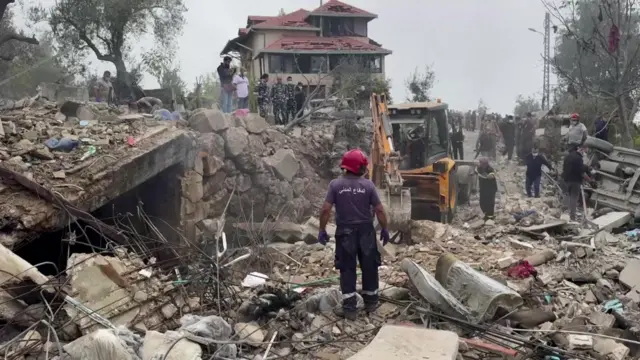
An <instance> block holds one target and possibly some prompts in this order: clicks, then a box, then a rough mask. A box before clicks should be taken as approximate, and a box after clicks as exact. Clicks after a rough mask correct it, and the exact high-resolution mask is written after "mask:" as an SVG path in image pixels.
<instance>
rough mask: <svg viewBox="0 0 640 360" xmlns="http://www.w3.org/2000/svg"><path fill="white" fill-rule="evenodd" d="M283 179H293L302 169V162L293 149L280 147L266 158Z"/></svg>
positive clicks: (268, 163)
mask: <svg viewBox="0 0 640 360" xmlns="http://www.w3.org/2000/svg"><path fill="white" fill-rule="evenodd" d="M265 163H266V164H267V165H268V166H270V167H271V168H272V169H273V170H274V171H275V173H276V175H278V177H279V178H280V179H281V180H286V181H291V180H293V178H294V177H295V176H296V174H297V173H298V170H299V169H300V163H299V162H298V159H296V157H295V155H294V154H293V150H291V149H278V150H277V151H276V153H275V154H273V156H269V157H268V158H266V159H265Z"/></svg>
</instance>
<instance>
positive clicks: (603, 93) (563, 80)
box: [543, 0, 640, 146]
mask: <svg viewBox="0 0 640 360" xmlns="http://www.w3.org/2000/svg"><path fill="white" fill-rule="evenodd" d="M543 3H544V4H545V5H546V7H547V9H548V10H549V12H550V13H551V15H552V16H553V17H554V18H555V20H554V22H556V23H558V25H556V26H554V29H558V31H557V32H558V35H559V36H557V44H556V52H555V53H556V55H555V56H554V58H553V59H551V60H552V61H551V65H552V66H553V68H554V71H555V72H556V74H557V75H558V78H559V80H560V85H561V86H562V87H563V88H565V89H566V93H568V94H569V95H570V96H572V97H573V98H589V99H592V100H593V101H595V100H596V99H599V100H604V101H600V103H601V104H603V105H605V104H606V106H607V107H608V108H607V109H603V112H604V113H608V112H610V111H614V110H615V112H617V117H618V119H619V125H620V128H621V130H622V131H621V136H622V144H623V145H625V146H632V143H633V141H632V137H633V126H632V124H631V121H632V119H633V114H634V113H635V112H636V110H637V107H638V90H640V13H639V12H638V9H639V7H638V5H640V2H639V1H638V0H585V1H568V0H543ZM565 100H566V99H565ZM581 103H582V101H581ZM576 110H578V109H574V111H576Z"/></svg>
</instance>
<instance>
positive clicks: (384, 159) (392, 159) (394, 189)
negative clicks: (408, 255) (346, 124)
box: [369, 93, 411, 231]
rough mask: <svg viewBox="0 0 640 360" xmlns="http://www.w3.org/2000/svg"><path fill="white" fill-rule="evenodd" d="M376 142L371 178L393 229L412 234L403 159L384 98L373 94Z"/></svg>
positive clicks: (373, 143)
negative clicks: (400, 168) (395, 144)
mask: <svg viewBox="0 0 640 360" xmlns="http://www.w3.org/2000/svg"><path fill="white" fill-rule="evenodd" d="M371 117H372V124H373V142H372V144H371V165H370V167H369V178H370V179H371V181H373V183H374V184H375V185H376V187H377V188H378V194H379V195H380V200H381V201H382V203H383V205H384V207H385V210H386V213H387V218H388V220H389V228H390V229H391V230H398V231H408V230H409V228H410V225H411V192H410V190H409V189H407V188H404V187H403V182H404V180H403V179H402V176H401V175H400V170H399V163H400V156H399V154H398V153H397V152H396V151H395V149H394V146H393V137H392V128H391V124H390V123H389V118H388V113H387V102H386V98H385V96H384V95H379V94H375V93H374V94H371Z"/></svg>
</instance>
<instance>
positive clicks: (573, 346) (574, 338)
mask: <svg viewBox="0 0 640 360" xmlns="http://www.w3.org/2000/svg"><path fill="white" fill-rule="evenodd" d="M567 341H568V342H569V350H590V349H592V348H593V337H591V335H578V334H569V335H567Z"/></svg>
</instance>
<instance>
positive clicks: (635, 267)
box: [620, 259, 640, 290]
mask: <svg viewBox="0 0 640 360" xmlns="http://www.w3.org/2000/svg"><path fill="white" fill-rule="evenodd" d="M638 274H640V260H638V259H633V260H631V261H629V262H628V263H627V265H626V266H625V267H624V269H622V272H621V273H620V282H621V283H622V284H623V285H624V286H626V287H628V288H629V289H632V290H633V289H635V290H640V276H638Z"/></svg>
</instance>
